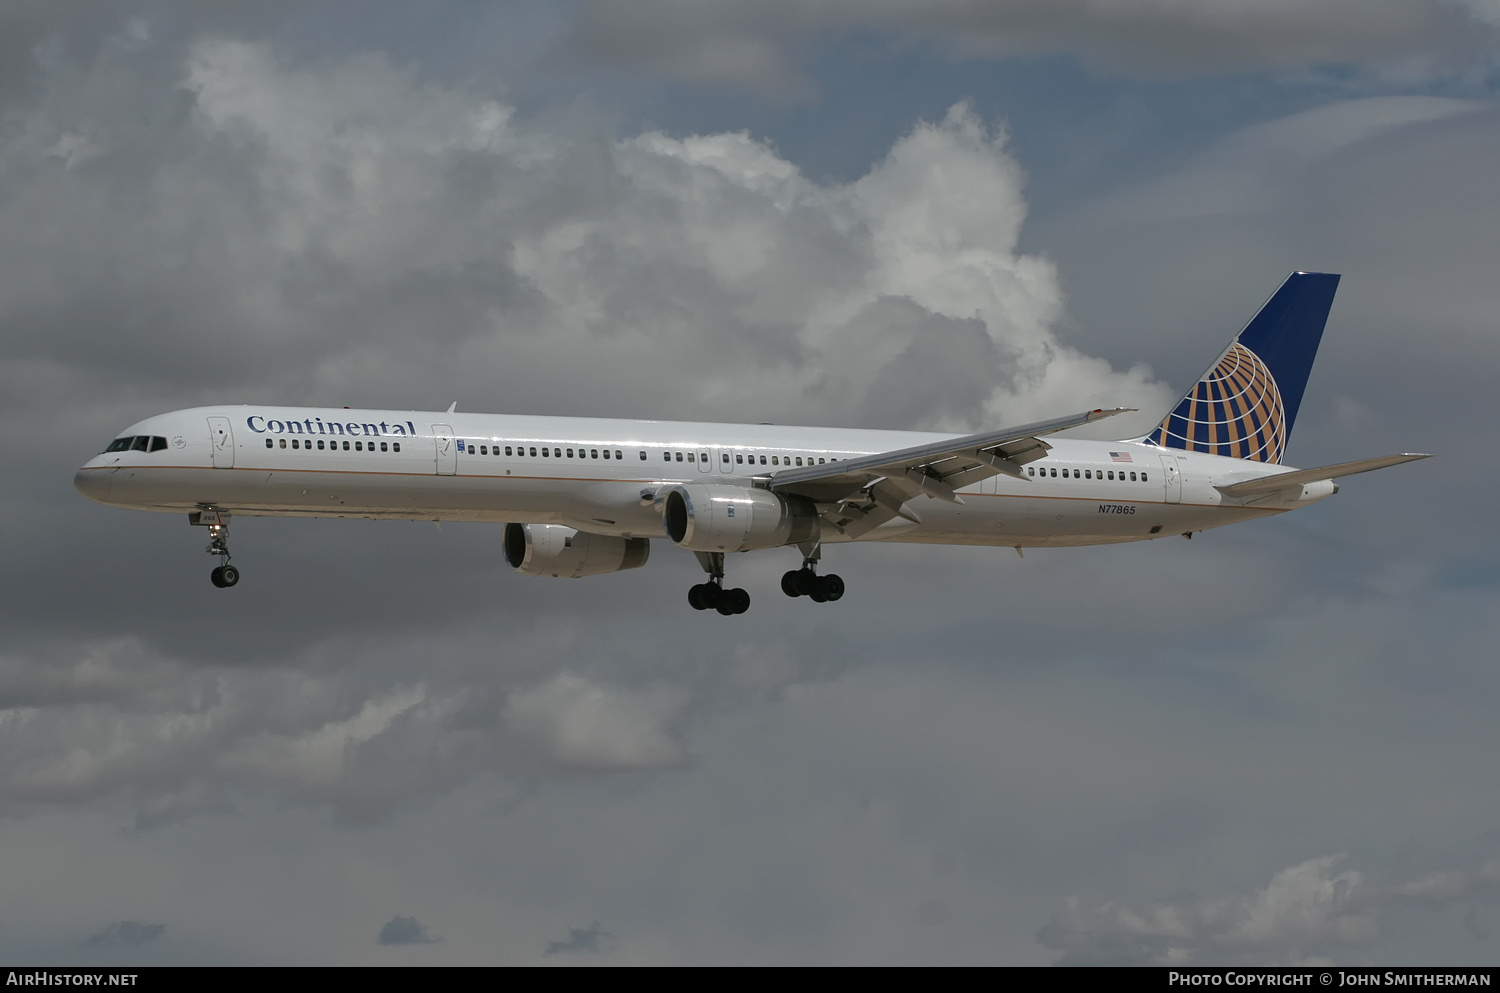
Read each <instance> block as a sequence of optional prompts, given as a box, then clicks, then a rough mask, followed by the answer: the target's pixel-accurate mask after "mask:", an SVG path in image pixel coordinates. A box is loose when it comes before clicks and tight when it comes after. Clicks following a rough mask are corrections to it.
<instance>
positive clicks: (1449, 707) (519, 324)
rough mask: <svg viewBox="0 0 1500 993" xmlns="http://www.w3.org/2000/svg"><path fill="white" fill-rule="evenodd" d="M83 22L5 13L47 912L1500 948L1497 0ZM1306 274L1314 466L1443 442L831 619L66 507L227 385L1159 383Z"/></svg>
mask: <svg viewBox="0 0 1500 993" xmlns="http://www.w3.org/2000/svg"><path fill="white" fill-rule="evenodd" d="M78 10H79V8H72V7H69V8H63V7H60V6H58V5H53V4H47V3H21V4H15V5H11V6H8V7H7V8H6V10H5V12H4V13H0V411H3V413H4V416H5V418H6V422H7V423H8V424H9V425H10V426H11V428H12V430H10V431H9V432H6V433H4V434H3V436H0V454H3V457H4V458H5V459H6V460H7V464H8V465H11V466H24V467H26V468H25V471H12V472H8V473H6V474H4V476H3V477H0V501H3V502H4V504H5V507H6V510H7V511H8V513H6V514H5V515H3V516H0V521H3V523H0V529H3V532H0V533H3V541H4V547H5V548H6V549H7V554H6V556H5V557H4V561H3V563H0V846H3V847H4V849H5V850H6V851H7V852H8V853H11V856H10V857H7V859H6V860H5V861H4V865H3V867H0V893H4V894H5V898H4V900H3V901H0V952H3V954H5V955H6V956H7V957H9V958H11V959H12V960H18V961H19V960H26V961H33V962H78V963H88V962H104V961H112V962H126V963H130V962H140V963H149V962H160V963H190V962H211V963H239V962H264V963H319V964H340V963H356V964H380V963H454V964H465V963H475V964H485V963H491V964H512V963H528V962H541V961H542V960H544V959H545V960H546V961H547V962H548V963H554V964H566V963H574V962H579V963H581V962H599V963H616V964H636V963H694V962H712V963H730V962H734V963H739V962H746V963H765V964H772V963H846V962H847V963H926V962H941V963H958V962H980V963H1011V964H1045V963H1080V962H1128V963H1149V962H1165V961H1184V962H1199V963H1244V964H1251V963H1257V964H1275V963H1301V962H1337V963H1348V964H1361V963H1379V962H1386V963H1412V964H1429V963H1431V964H1440V963H1485V962H1493V961H1494V959H1495V952H1496V940H1497V939H1496V937H1495V927H1494V922H1495V920H1496V917H1495V915H1496V913H1497V911H1496V908H1495V897H1496V895H1497V894H1500V850H1497V848H1496V838H1497V837H1500V835H1497V833H1496V832H1497V829H1500V807H1497V804H1496V801H1495V797H1497V796H1500V789H1497V788H1496V787H1497V783H1496V782H1495V772H1494V762H1493V756H1494V755H1495V754H1496V747H1497V745H1500V740H1497V738H1496V731H1495V729H1494V723H1493V717H1492V706H1491V704H1490V701H1492V700H1493V699H1494V694H1495V691H1496V689H1497V686H1496V676H1495V672H1494V665H1493V658H1494V649H1493V645H1494V644H1495V640H1496V636H1497V635H1500V631H1497V630H1496V625H1495V621H1494V620H1493V618H1494V617H1495V616H1497V611H1496V610H1495V606H1496V604H1495V599H1496V591H1497V588H1500V587H1497V583H1496V577H1495V573H1494V570H1493V569H1492V568H1490V567H1489V566H1488V563H1490V562H1492V561H1493V560H1494V558H1495V555H1496V554H1497V553H1500V548H1497V547H1496V540H1495V529H1494V527H1493V524H1492V520H1491V518H1492V514H1491V511H1490V508H1489V505H1488V500H1487V495H1488V493H1489V492H1490V491H1491V490H1492V489H1493V486H1494V483H1495V481H1496V472H1495V469H1494V467H1493V466H1492V465H1491V464H1490V461H1491V460H1489V459H1487V458H1486V457H1485V456H1484V453H1485V452H1487V451H1488V449H1489V447H1490V442H1489V437H1488V436H1489V434H1490V433H1491V432H1492V430H1493V429H1492V425H1491V424H1490V423H1489V421H1488V420H1487V419H1486V418H1485V417H1484V411H1483V408H1482V407H1481V406H1480V405H1479V403H1478V400H1479V399H1482V398H1483V397H1485V396H1487V394H1488V392H1489V390H1490V389H1491V385H1490V380H1491V379H1492V378H1493V377H1492V370H1493V369H1494V368H1496V366H1497V362H1500V336H1497V335H1496V334H1495V314H1497V313H1500V296H1497V289H1496V285H1495V281H1494V279H1493V271H1494V260H1495V258H1496V257H1497V248H1500V244H1497V236H1496V234H1495V232H1497V231H1500V216H1497V214H1500V208H1497V207H1496V201H1495V198H1494V196H1493V193H1492V190H1493V177H1494V176H1495V175H1496V170H1497V167H1500V108H1497V106H1496V104H1495V101H1494V94H1493V80H1494V77H1495V72H1494V65H1495V52H1496V44H1495V42H1496V38H1495V31H1496V25H1497V24H1500V11H1497V10H1496V8H1495V7H1494V5H1493V4H1490V3H1487V2H1484V0H1469V2H1438V0H1434V2H1431V3H1422V2H1396V0H1391V2H1384V0H1360V2H1358V3H1356V2H1354V0H1320V2H1316V3H1298V4H1286V3H1281V2H1279V0H1223V2H1219V3H1213V4H1203V5H1200V6H1195V7H1193V8H1192V9H1191V10H1189V11H1184V10H1183V9H1182V8H1181V5H1176V4H1169V3H1164V2H1163V3H1158V2H1154V0H1140V2H1138V3H1130V4H1099V3H1094V2H1091V0H1066V2H1061V0H1060V2H1055V3H1047V4H1033V3H1028V2H1023V0H1017V2H1014V3H1002V4H988V3H986V4H979V3H973V4H971V3H966V2H962V0H953V2H950V3H942V4H931V3H928V4H914V3H913V4H908V3H902V2H892V3H889V4H884V5H878V6H870V5H865V4H855V3H828V4H824V5H820V6H817V7H809V6H806V5H797V4H774V3H761V4H746V3H739V2H734V0H723V2H717V3H709V2H705V3H701V4H694V5H688V6H684V5H674V4H672V3H668V2H665V0H662V2H654V0H653V2H640V3H635V4H624V5H622V4H615V3H577V4H566V5H564V4H493V5H491V4H477V3H448V4H440V5H439V4H427V5H420V6H413V5H408V4H389V5H372V4H348V3H342V4H340V3H319V4H295V5H293V4H285V5H276V4H271V5H257V6H256V8H255V9H253V10H249V11H246V10H241V9H240V7H239V6H238V5H205V4H197V3H195V4H178V3H171V2H165V0H162V2H154V3H138V4H119V3H114V4H102V5H99V6H97V7H93V8H90V9H89V10H88V13H87V14H84V13H79V12H78ZM1294 269H1326V270H1330V271H1338V272H1341V273H1343V276H1344V279H1343V282H1342V284H1341V287H1340V292H1339V296H1338V298H1337V300H1336V302H1335V306H1334V311H1333V316H1332V318H1331V320H1330V323H1329V327H1328V332H1327V335H1326V337H1325V339H1324V344H1323V348H1322V351H1321V353H1320V358H1319V361H1318V363H1317V365H1316V366H1315V367H1314V371H1313V374H1312V378H1311V381H1310V384H1309V390H1308V394H1307V397H1306V399H1305V401H1304V404H1303V407H1302V410H1301V413H1300V416H1299V420H1298V424H1297V426H1296V433H1295V435H1294V436H1293V438H1292V441H1291V445H1290V451H1289V460H1290V461H1292V462H1293V463H1297V464H1305V465H1316V464H1325V463H1332V462H1337V461H1343V460H1346V459H1354V458H1361V457H1366V456H1373V455H1378V454H1383V453H1387V452H1394V451H1410V450H1418V451H1428V452H1432V453H1434V455H1435V456H1436V457H1435V458H1433V459H1431V460H1428V461H1425V462H1422V463H1420V464H1418V465H1415V466H1404V467H1397V468H1393V469H1389V470H1386V471H1383V472H1380V473H1377V474H1372V475H1369V476H1363V477H1359V478H1357V479H1351V480H1349V481H1347V482H1346V483H1345V485H1344V488H1343V492H1341V493H1340V494H1339V496H1338V497H1337V498H1335V499H1332V500H1328V501H1325V502H1323V503H1321V504H1319V505H1317V506H1315V507H1312V508H1308V509H1306V510H1303V511H1299V512H1298V513H1297V514H1295V515H1288V516H1285V517H1282V518H1278V519H1274V520H1266V521H1259V522H1254V523H1251V524H1247V525H1242V526H1239V527H1236V528H1231V529H1226V530H1221V531H1214V532H1209V533H1205V534H1200V535H1198V536H1197V537H1196V538H1195V539H1194V540H1193V541H1192V542H1191V543H1189V542H1185V541H1182V540H1180V539H1176V538H1173V539H1164V540H1161V541H1156V542H1149V543H1142V544H1141V545H1139V546H1136V547H1119V548H1098V549H1059V550H1051V551H1047V550H1037V551H1034V552H1030V553H1028V554H1027V556H1026V557H1025V559H1018V558H1017V557H1016V556H1015V555H1014V553H1012V552H1009V551H1007V552H1005V554H1004V555H1000V554H998V553H996V552H994V551H993V550H981V549H948V548H903V547H890V548H887V547H867V546H865V547H851V548H841V549H839V550H838V562H837V570H838V572H839V573H840V574H841V575H843V576H844V577H845V579H846V581H847V582H848V583H849V587H850V589H849V594H848V595H847V596H846V597H845V598H844V599H843V600H842V601H840V602H839V603H838V604H837V605H829V607H830V608H831V609H826V610H823V611H817V610H814V609H812V608H811V607H810V606H809V605H808V604H807V603H806V601H801V600H799V601H792V600H787V599H785V598H782V597H779V596H773V594H774V592H775V583H776V579H777V577H778V576H779V575H780V573H781V571H783V570H784V569H786V568H789V567H791V566H792V565H795V562H793V561H791V558H789V555H790V553H788V554H785V555H783V554H778V553H775V552H769V553H757V554H754V555H747V556H743V557H737V561H736V562H734V563H733V569H734V573H735V575H734V576H733V577H732V578H733V581H734V582H735V583H736V584H738V585H743V586H745V587H746V588H748V589H750V590H751V591H752V594H753V595H754V596H755V597H756V600H755V607H754V608H753V609H752V612H751V613H749V614H747V615H745V616H744V617H737V618H730V619H724V618H720V617H718V616H717V615H715V616H714V617H712V618H706V617H704V616H702V615H700V614H698V613H696V612H694V611H691V610H690V609H688V608H687V606H686V605H685V604H684V603H683V602H682V600H683V591H684V590H685V589H686V588H687V586H688V585H689V584H690V583H692V582H695V581H697V580H696V576H695V573H696V566H695V565H694V563H693V562H692V561H691V560H690V559H688V557H686V556H683V555H673V554H672V550H671V549H669V548H668V547H667V546H666V544H665V543H660V544H659V546H658V547H657V548H656V549H655V550H654V554H653V556H652V561H651V563H650V565H649V566H648V567H647V568H646V569H645V570H643V571H642V572H640V573H632V574H629V575H628V576H603V577H595V578H593V579H589V580H583V581H578V582H552V581H548V580H540V579H527V578H524V577H520V576H518V575H514V574H512V573H511V572H510V571H509V570H508V569H507V568H506V567H505V566H504V564H503V560H502V558H501V556H500V554H499V536H498V533H497V529H493V528H488V527H484V526H478V525H471V526H446V527H444V528H443V529H441V530H439V529H436V528H434V527H432V526H431V525H430V524H416V523H392V522H363V521H303V520H285V521H278V520H273V519H247V520H243V521H239V522H237V524H236V528H237V529H238V533H237V536H236V562H237V564H238V563H241V562H243V563H244V564H245V570H246V571H245V575H246V579H245V581H244V582H242V583H241V585H240V586H239V587H237V588H236V589H235V590H234V591H233V592H232V594H227V595H226V592H225V591H220V590H215V589H212V588H211V587H209V585H208V584H207V583H206V582H205V581H204V575H203V574H204V573H205V572H206V571H207V567H208V564H209V563H207V562H206V559H205V557H204V556H203V555H202V554H201V551H200V540H199V539H198V538H197V537H196V536H195V535H194V534H190V533H188V529H187V527H186V526H185V525H184V524H183V522H182V521H180V520H178V519H177V518H175V517H167V516H163V515H150V514H136V513H130V512H125V511H121V510H116V509H113V508H105V507H98V506H93V505H90V504H87V503H86V502H85V501H83V499H82V498H81V497H79V496H78V495H77V494H75V493H74V492H73V491H72V488H71V479H72V472H73V468H74V467H75V466H77V465H78V464H80V463H82V462H83V461H84V460H85V459H87V458H88V457H89V456H90V455H91V454H92V453H94V452H95V451H97V450H98V449H99V448H100V447H102V445H103V444H105V443H106V442H107V441H108V440H109V439H110V438H112V437H113V436H114V434H115V433H117V432H118V431H120V430H123V429H124V428H125V427H126V426H127V425H129V424H130V423H131V422H133V421H134V420H136V419H138V418H141V417H144V416H148V415H150V414H153V413H158V412H161V411H164V410H169V409H175V408H180V407H187V406H192V405H196V404H206V403H218V402H245V401H254V402H262V403H316V404H328V405H340V404H346V403H347V404H354V405H371V406H380V407H413V408H421V409H443V408H445V407H446V406H447V404H448V403H449V402H451V401H452V400H454V399H455V398H456V399H458V400H459V402H460V404H461V408H462V409H470V410H481V409H483V410H496V411H514V412H535V413H552V414H588V415H603V416H610V415H619V416H640V417H658V418H666V419H673V418H680V419H716V420H727V421H771V420H776V421H786V422H798V423H811V424H869V425H871V426H881V427H893V428H932V429H944V430H953V431H967V430H977V429H980V428H983V427H994V426H997V425H999V424H1002V423H1007V422H1016V421H1026V420H1030V419H1034V418H1038V417H1043V416H1055V415H1057V414H1060V413H1064V412H1067V411H1070V410H1076V409H1080V407H1088V406H1098V405H1102V404H1108V405H1115V404H1126V405H1131V406H1139V407H1141V408H1142V413H1141V415H1140V422H1141V423H1140V425H1139V427H1141V428H1142V429H1144V427H1145V426H1148V425H1149V424H1151V423H1154V422H1155V420H1156V418H1157V417H1158V416H1159V414H1160V412H1161V411H1162V410H1164V409H1165V408H1166V407H1167V406H1168V405H1169V404H1170V403H1171V402H1172V401H1173V400H1174V399H1175V398H1176V397H1177V396H1179V395H1180V393H1181V392H1182V390H1183V389H1185V388H1186V386H1187V385H1188V384H1189V383H1190V382H1191V381H1192V380H1193V378H1194V377H1195V376H1196V375H1197V374H1198V373H1199V371H1201V370H1202V369H1203V368H1204V367H1205V366H1206V365H1207V364H1208V363H1209V362H1210V361H1211V360H1212V359H1213V358H1214V356H1215V355H1216V354H1217V353H1218V351H1219V349H1221V348H1222V347H1223V344H1224V343H1225V342H1226V341H1227V340H1228V339H1229V337H1230V336H1231V335H1233V334H1234V333H1235V332H1236V331H1237V330H1238V329H1239V327H1240V326H1241V325H1242V324H1243V323H1244V321H1245V320H1246V319H1247V318H1248V317H1249V316H1250V315H1251V314H1252V313H1253V312H1254V310H1255V308H1256V307H1257V306H1258V305H1259V304H1260V302H1261V301H1262V300H1264V299H1265V298H1266V297H1267V296H1268V295H1269V294H1270V293H1271V292H1272V290H1273V289H1274V288H1275V287H1276V285H1277V284H1278V283H1279V282H1280V280H1281V279H1283V278H1284V277H1285V275H1286V273H1287V272H1289V271H1291V270H1294ZM976 356H978V357H977V358H976ZM892 383H898V384H904V385H905V387H906V388H904V389H903V388H892V387H891V384H892ZM1112 427H1113V425H1112ZM1128 427H1129V426H1127V428H1121V429H1120V430H1121V431H1127V429H1128ZM792 557H794V556H792ZM403 935H404V936H407V937H410V938H411V940H405V939H404V938H402V936H403ZM580 936H582V937H580Z"/></svg>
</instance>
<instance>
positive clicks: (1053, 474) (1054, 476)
mask: <svg viewBox="0 0 1500 993" xmlns="http://www.w3.org/2000/svg"><path fill="white" fill-rule="evenodd" d="M1052 478H1053V479H1056V478H1057V470H1056V469H1053V470H1052Z"/></svg>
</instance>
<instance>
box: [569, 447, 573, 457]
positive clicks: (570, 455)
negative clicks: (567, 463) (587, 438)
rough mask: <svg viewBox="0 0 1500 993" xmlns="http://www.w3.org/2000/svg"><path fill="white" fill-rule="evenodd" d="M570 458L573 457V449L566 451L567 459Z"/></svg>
mask: <svg viewBox="0 0 1500 993" xmlns="http://www.w3.org/2000/svg"><path fill="white" fill-rule="evenodd" d="M572 457H573V449H571V448H570V449H568V458H570V459H571V458H572Z"/></svg>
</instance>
